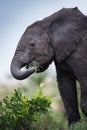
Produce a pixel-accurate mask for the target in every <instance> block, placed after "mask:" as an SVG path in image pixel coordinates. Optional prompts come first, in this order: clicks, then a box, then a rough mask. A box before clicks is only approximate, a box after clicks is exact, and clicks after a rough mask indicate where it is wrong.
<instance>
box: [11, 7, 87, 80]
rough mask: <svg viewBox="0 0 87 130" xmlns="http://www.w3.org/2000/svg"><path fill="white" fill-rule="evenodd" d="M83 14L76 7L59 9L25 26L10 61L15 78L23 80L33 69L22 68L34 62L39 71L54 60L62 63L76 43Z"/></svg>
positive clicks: (77, 42) (81, 25)
mask: <svg viewBox="0 0 87 130" xmlns="http://www.w3.org/2000/svg"><path fill="white" fill-rule="evenodd" d="M83 17H84V15H83V14H82V13H81V12H80V11H79V10H78V8H73V9H72V8H71V9H66V8H63V9H61V10H60V11H58V12H56V13H54V14H53V15H51V16H49V17H47V18H45V19H43V20H41V21H38V22H36V23H34V24H32V25H31V26H29V27H28V28H27V29H26V30H25V32H24V34H23V36H22V37H21V39H20V41H19V43H18V46H17V49H16V51H15V55H14V57H13V60H12V63H11V73H12V75H13V76H14V77H15V78H16V79H19V80H21V79H25V78H27V77H28V76H29V75H31V74H32V73H34V72H35V68H33V67H32V68H30V67H29V68H28V69H26V70H24V71H22V70H21V68H22V67H24V66H26V65H29V64H31V63H32V61H35V62H36V63H37V65H38V68H37V72H42V71H44V70H45V69H47V67H48V66H49V64H50V63H51V62H52V61H53V60H55V61H56V62H58V63H59V62H62V61H63V60H64V59H65V58H66V57H68V56H70V55H71V54H72V53H73V51H74V50H75V49H76V47H77V45H78V44H79V42H80V39H81V38H80V37H81V36H80V33H79V32H80V30H81V31H82V29H81V27H83V29H84V28H85V26H84V25H85V24H84V22H83V21H85V20H84V19H83Z"/></svg>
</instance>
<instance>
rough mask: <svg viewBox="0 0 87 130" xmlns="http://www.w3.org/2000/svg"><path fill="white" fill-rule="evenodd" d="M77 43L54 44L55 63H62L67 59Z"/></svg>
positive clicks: (63, 42)
mask: <svg viewBox="0 0 87 130" xmlns="http://www.w3.org/2000/svg"><path fill="white" fill-rule="evenodd" d="M76 47H77V43H76V42H75V41H71V40H70V39H68V41H59V42H58V43H56V44H55V43H54V50H55V59H56V60H57V62H59V63H60V62H62V61H63V60H65V59H66V58H67V57H69V56H70V55H71V54H72V53H73V52H74V51H75V49H76Z"/></svg>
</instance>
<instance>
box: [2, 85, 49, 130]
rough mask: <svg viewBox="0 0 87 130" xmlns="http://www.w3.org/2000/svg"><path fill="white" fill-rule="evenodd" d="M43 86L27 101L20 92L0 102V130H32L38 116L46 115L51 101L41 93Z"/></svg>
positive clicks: (15, 91)
mask: <svg viewBox="0 0 87 130" xmlns="http://www.w3.org/2000/svg"><path fill="white" fill-rule="evenodd" d="M43 86H44V85H43V84H41V85H40V87H39V89H38V90H37V91H36V92H35V93H34V94H33V96H32V98H31V99H30V100H29V99H28V98H27V97H25V96H23V95H22V94H21V92H20V90H19V89H18V90H14V93H13V94H12V96H11V97H8V96H6V97H5V98H4V99H3V100H2V101H0V130H32V129H33V123H34V122H36V121H37V120H38V118H39V116H40V115H41V114H43V113H47V112H48V110H49V108H50V105H51V99H50V97H49V96H45V95H44V94H43V93H42V90H43Z"/></svg>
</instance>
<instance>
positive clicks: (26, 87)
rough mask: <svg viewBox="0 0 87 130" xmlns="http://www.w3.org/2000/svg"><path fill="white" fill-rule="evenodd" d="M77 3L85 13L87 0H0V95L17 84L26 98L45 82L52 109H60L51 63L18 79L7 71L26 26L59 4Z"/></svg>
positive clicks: (54, 9) (61, 109)
mask: <svg viewBox="0 0 87 130" xmlns="http://www.w3.org/2000/svg"><path fill="white" fill-rule="evenodd" d="M75 6H77V7H78V8H79V9H80V10H81V11H82V12H83V13H84V14H87V0H82V1H81V0H14V1H13V0H0V97H1V98H3V97H5V96H6V95H11V93H12V92H13V90H14V88H18V87H20V88H21V89H22V91H23V93H25V94H26V95H27V96H28V97H29V98H30V97H31V96H32V93H33V92H34V91H36V89H37V88H38V86H39V84H40V83H41V82H43V83H44V84H45V88H44V93H45V94H47V95H48V94H50V95H51V97H52V98H53V102H52V104H51V105H52V108H53V109H54V110H55V111H62V112H65V111H64V107H63V105H62V102H61V98H60V95H59V92H58V88H57V83H56V72H55V66H54V64H52V65H50V67H49V69H48V70H47V71H45V72H44V73H41V74H35V75H32V76H31V77H30V78H29V79H27V80H23V81H18V80H16V79H14V78H12V76H11V74H10V64H11V60H12V57H13V55H14V52H15V49H16V46H17V43H18V41H19V39H20V37H21V35H22V34H23V32H24V31H25V29H26V27H27V26H29V25H31V24H32V23H33V22H35V21H37V20H41V19H43V18H44V17H47V16H49V15H51V14H53V13H54V12H56V11H58V10H60V9H61V8H63V7H66V8H72V7H75Z"/></svg>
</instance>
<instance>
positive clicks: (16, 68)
mask: <svg viewBox="0 0 87 130" xmlns="http://www.w3.org/2000/svg"><path fill="white" fill-rule="evenodd" d="M23 67H24V65H21V64H16V63H15V62H14V60H13V61H12V63H11V74H12V76H13V77H14V78H16V79H18V80H23V79H26V78H27V77H28V76H30V75H31V74H33V73H34V72H35V68H34V67H29V68H27V69H26V70H22V68H23Z"/></svg>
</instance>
